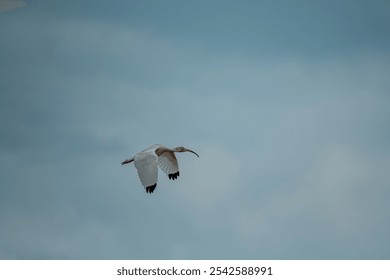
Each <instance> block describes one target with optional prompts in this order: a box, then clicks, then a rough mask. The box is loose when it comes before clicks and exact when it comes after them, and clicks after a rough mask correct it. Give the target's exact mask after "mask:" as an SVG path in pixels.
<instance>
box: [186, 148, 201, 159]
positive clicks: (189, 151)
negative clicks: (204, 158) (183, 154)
mask: <svg viewBox="0 0 390 280" xmlns="http://www.w3.org/2000/svg"><path fill="white" fill-rule="evenodd" d="M186 151H187V152H190V153H193V154H195V155H196V156H197V157H199V155H198V154H197V153H195V152H194V151H192V150H189V149H186Z"/></svg>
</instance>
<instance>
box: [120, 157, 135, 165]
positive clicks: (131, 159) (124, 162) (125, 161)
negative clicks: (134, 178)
mask: <svg viewBox="0 0 390 280" xmlns="http://www.w3.org/2000/svg"><path fill="white" fill-rule="evenodd" d="M133 160H134V158H129V159H126V160H124V161H122V165H124V164H128V163H130V162H132V161H133Z"/></svg>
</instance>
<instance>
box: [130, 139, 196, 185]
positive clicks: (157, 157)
mask: <svg viewBox="0 0 390 280" xmlns="http://www.w3.org/2000/svg"><path fill="white" fill-rule="evenodd" d="M183 152H190V153H193V154H195V155H197V156H198V157H199V155H198V154H197V153H195V152H194V151H191V150H189V149H186V148H184V147H177V148H174V149H170V148H167V147H165V146H163V145H160V144H156V145H153V146H151V147H149V148H147V149H145V150H143V151H142V152H139V153H137V154H136V155H135V156H134V157H131V158H129V159H126V160H124V161H123V162H122V165H124V164H127V163H130V162H132V161H134V165H135V167H136V168H137V172H138V176H139V179H140V180H141V183H142V185H143V186H144V188H145V189H146V192H147V193H152V192H153V191H154V189H155V188H156V186H157V173H158V171H157V166H159V167H160V169H161V170H162V171H164V173H166V174H167V175H168V178H169V179H171V180H175V179H177V177H179V175H180V173H179V165H178V163H177V159H176V156H175V153H183Z"/></svg>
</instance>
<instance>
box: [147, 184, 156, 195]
mask: <svg viewBox="0 0 390 280" xmlns="http://www.w3.org/2000/svg"><path fill="white" fill-rule="evenodd" d="M156 186H157V183H156V184H154V185H151V186H149V187H146V192H147V193H153V192H154V189H155V188H156Z"/></svg>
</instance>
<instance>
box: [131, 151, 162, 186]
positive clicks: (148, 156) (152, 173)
mask: <svg viewBox="0 0 390 280" xmlns="http://www.w3.org/2000/svg"><path fill="white" fill-rule="evenodd" d="M157 158H158V157H157V155H156V153H155V152H154V149H150V150H146V151H143V152H140V153H138V154H136V155H135V157H134V165H135V167H136V168H137V172H138V176H139V179H140V180H141V183H142V185H143V186H144V187H145V188H146V191H147V192H148V188H150V187H151V192H153V190H154V188H155V187H156V184H157V173H158V169H157Z"/></svg>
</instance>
